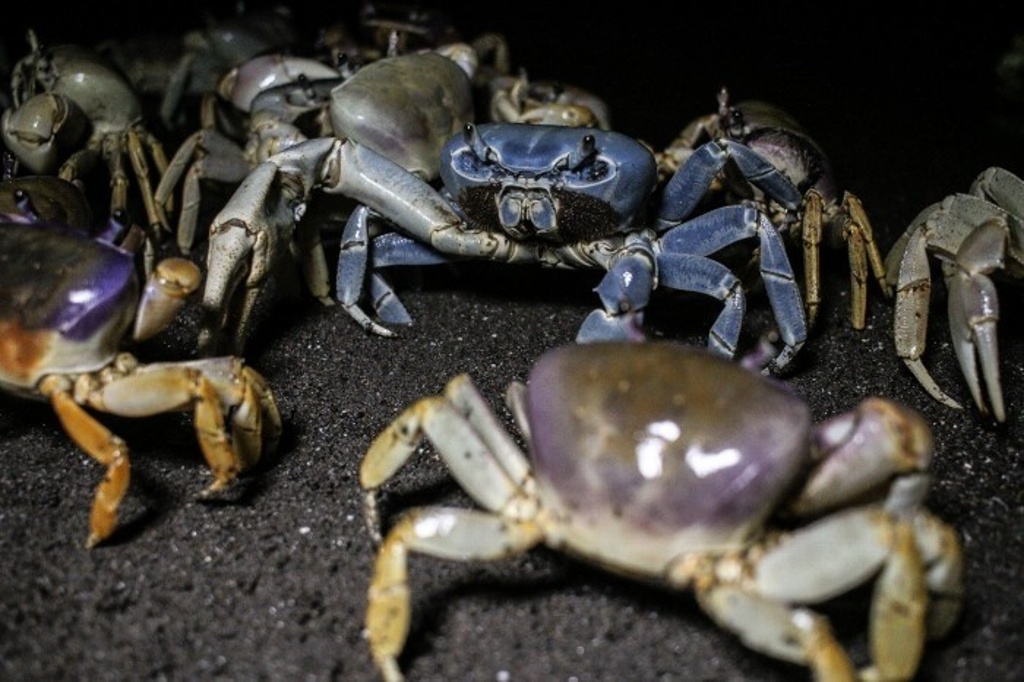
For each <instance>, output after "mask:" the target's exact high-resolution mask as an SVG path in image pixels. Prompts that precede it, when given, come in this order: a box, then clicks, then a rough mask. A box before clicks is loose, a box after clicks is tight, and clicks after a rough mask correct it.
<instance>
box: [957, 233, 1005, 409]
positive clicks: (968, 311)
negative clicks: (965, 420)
mask: <svg viewBox="0 0 1024 682" xmlns="http://www.w3.org/2000/svg"><path fill="white" fill-rule="evenodd" d="M1008 229H1009V228H1008V227H1007V225H1006V221H1005V219H1004V218H1002V217H994V218H990V219H989V220H986V221H985V222H984V223H982V224H981V225H979V226H978V227H977V228H975V229H974V230H973V231H972V232H971V234H970V235H968V236H967V238H966V239H964V241H963V243H962V244H961V246H960V249H959V250H958V251H957V255H956V266H957V269H956V271H955V272H953V274H952V275H950V276H949V277H948V279H947V286H948V287H949V328H950V333H951V335H952V339H953V347H954V349H955V351H956V356H957V360H959V361H960V370H961V372H963V375H964V378H965V379H966V380H967V385H968V387H969V388H970V391H971V396H972V397H973V398H974V402H975V404H976V405H977V406H978V409H979V410H981V411H982V412H983V413H988V412H989V408H991V412H992V415H993V417H995V419H996V421H999V422H1002V421H1005V420H1006V411H1005V408H1004V405H1003V391H1002V385H1001V383H1000V379H999V349H998V343H997V340H996V325H997V323H998V321H999V298H998V294H997V292H996V288H995V284H994V283H993V282H992V280H991V279H990V278H989V277H988V275H989V274H991V273H992V272H995V271H997V270H1001V269H1002V268H1003V259H1004V255H1005V251H1006V235H1007V232H1008ZM979 367H980V369H981V377H983V378H984V382H985V386H986V388H987V398H988V405H986V400H985V397H986V396H983V395H982V388H981V378H980V377H979V375H978V369H979Z"/></svg>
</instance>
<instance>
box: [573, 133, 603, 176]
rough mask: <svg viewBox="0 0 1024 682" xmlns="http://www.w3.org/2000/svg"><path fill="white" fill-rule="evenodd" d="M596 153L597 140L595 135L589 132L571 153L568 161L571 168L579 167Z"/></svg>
mask: <svg viewBox="0 0 1024 682" xmlns="http://www.w3.org/2000/svg"><path fill="white" fill-rule="evenodd" d="M596 153H597V140H596V139H595V138H594V136H593V135H590V134H587V135H584V136H583V137H582V138H581V139H580V145H579V146H578V147H577V148H576V149H574V150H573V151H572V152H571V153H570V154H569V158H568V159H566V162H567V163H568V164H569V168H579V167H580V166H582V165H583V164H584V163H586V162H587V161H589V160H590V159H591V158H592V157H593V156H594V154H596Z"/></svg>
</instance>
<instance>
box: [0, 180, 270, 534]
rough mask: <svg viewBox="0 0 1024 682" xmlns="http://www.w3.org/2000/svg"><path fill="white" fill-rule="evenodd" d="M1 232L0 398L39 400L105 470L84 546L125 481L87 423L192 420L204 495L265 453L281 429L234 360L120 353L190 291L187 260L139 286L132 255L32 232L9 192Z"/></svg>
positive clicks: (32, 220) (113, 438) (109, 441)
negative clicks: (186, 413)
mask: <svg viewBox="0 0 1024 682" xmlns="http://www.w3.org/2000/svg"><path fill="white" fill-rule="evenodd" d="M15 196H16V197H17V204H18V209H19V210H18V211H16V212H15V213H13V214H11V215H4V216H2V222H0V390H3V391H4V392H6V393H10V394H13V395H16V396H20V397H24V398H29V399H37V400H45V401H47V402H49V403H50V405H51V406H52V407H53V410H54V411H55V412H56V414H57V417H58V419H59V420H60V423H61V425H62V426H63V428H64V430H65V431H66V432H67V434H68V435H69V436H70V437H71V439H72V440H73V441H74V442H75V443H76V444H77V445H78V446H79V447H80V448H81V449H82V450H84V451H85V452H86V453H87V454H88V455H89V456H90V457H92V458H93V459H94V460H96V461H97V462H99V463H100V464H101V465H103V466H104V467H105V468H106V473H105V475H104V477H103V480H102V482H100V484H99V486H98V487H97V488H96V492H95V496H94V499H93V503H92V512H91V516H90V521H89V535H88V539H87V542H86V544H87V546H88V547H93V546H95V545H96V544H97V543H99V542H102V541H103V540H105V539H107V538H108V537H109V536H110V535H111V534H112V533H113V532H114V531H115V529H116V525H117V510H118V506H119V504H120V502H121V499H122V498H123V497H124V495H125V493H126V492H127V489H128V485H129V479H130V458H129V451H128V447H127V445H126V444H125V442H124V441H123V440H121V438H119V437H118V436H117V435H116V434H114V433H112V432H110V431H109V430H108V429H107V428H106V427H105V426H104V425H103V424H102V423H101V422H100V421H98V420H97V419H96V418H95V417H94V416H93V415H91V414H90V410H96V411H99V412H106V413H110V414H115V415H119V416H124V417H144V416H148V415H154V414H159V413H163V412H171V411H183V410H192V411H193V412H194V415H195V429H196V436H197V438H198V440H199V444H200V446H201V448H202V451H203V454H204V456H205V458H206V461H207V463H208V465H209V467H210V469H211V470H212V472H213V477H214V480H213V482H212V483H211V484H210V485H209V486H208V487H207V488H206V490H205V491H204V494H205V495H210V494H213V493H215V492H217V491H219V490H221V489H223V488H225V487H226V486H228V485H229V484H230V483H231V482H232V481H233V480H234V479H235V478H236V477H237V476H238V474H239V473H240V472H241V471H243V470H245V469H246V468H248V467H250V466H251V465H253V464H254V463H256V462H257V461H258V460H259V459H260V457H261V455H263V454H265V453H267V452H270V451H271V450H272V449H273V448H274V447H275V446H276V442H277V440H278V436H279V433H280V430H281V418H280V415H279V413H278V409H277V406H276V404H275V401H274V398H273V394H272V393H271V391H270V388H269V387H268V385H267V383H266V381H265V380H264V379H263V377H262V376H261V375H260V374H259V373H257V372H256V371H255V370H254V369H252V368H251V367H249V366H247V365H246V364H245V363H244V362H243V361H242V360H241V359H240V358H236V357H229V356H225V357H219V358H208V359H203V360H195V361H184V362H154V363H150V364H144V363H140V362H139V361H138V359H137V358H136V357H135V356H134V355H132V354H131V353H128V352H122V351H121V348H122V345H123V344H125V343H126V342H130V341H141V340H144V339H147V338H150V337H152V336H153V335H155V334H157V333H158V332H159V331H161V330H162V329H164V328H165V327H166V326H167V325H168V324H169V323H170V322H171V321H172V320H173V319H174V316H175V314H176V313H177V311H178V310H179V309H180V308H181V306H182V305H183V304H184V302H185V300H186V299H187V297H188V296H189V295H190V294H191V293H192V292H193V291H195V290H196V289H197V288H198V286H199V282H200V273H199V270H198V268H197V267H196V266H195V265H194V264H193V263H191V262H190V261H188V260H185V259H182V258H170V259H166V260H163V261H160V262H159V263H157V265H156V267H155V268H154V270H153V272H152V273H151V275H150V276H149V277H148V279H147V281H146V283H145V284H144V285H140V282H139V276H138V274H137V265H136V258H135V255H134V253H133V252H132V251H129V250H127V249H126V248H122V247H121V246H118V245H115V244H113V243H111V242H108V241H104V240H101V239H94V238H92V237H90V236H89V235H87V234H86V233H85V232H83V231H82V230H80V229H77V228H74V227H71V226H68V225H64V224H61V223H55V222H50V221H46V220H43V219H41V218H40V217H39V214H38V212H37V210H36V209H34V208H33V207H32V205H31V200H30V199H29V198H27V195H26V194H25V193H23V192H21V191H20V190H18V189H16V190H15Z"/></svg>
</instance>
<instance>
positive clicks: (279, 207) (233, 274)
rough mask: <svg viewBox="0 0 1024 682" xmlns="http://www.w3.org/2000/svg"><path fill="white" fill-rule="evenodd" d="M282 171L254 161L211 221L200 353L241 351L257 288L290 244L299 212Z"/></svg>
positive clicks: (270, 164) (271, 165) (258, 289)
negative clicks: (286, 189) (287, 195)
mask: <svg viewBox="0 0 1024 682" xmlns="http://www.w3.org/2000/svg"><path fill="white" fill-rule="evenodd" d="M280 173H281V169H280V167H279V166H278V165H277V164H275V163H272V162H269V161H267V162H264V163H261V164H260V165H258V166H257V167H256V168H255V169H254V170H253V171H252V173H250V174H249V175H248V176H247V177H246V179H245V181H243V182H242V184H241V185H240V186H239V188H238V190H236V192H235V194H234V195H233V196H232V197H231V200H230V201H229V202H228V204H227V205H226V206H225V207H224V208H223V209H222V210H221V212H220V213H218V214H217V216H216V217H215V218H214V220H213V223H212V224H211V225H210V238H209V248H208V252H207V253H208V255H207V259H206V286H205V288H204V290H203V302H202V307H203V319H202V322H201V325H202V326H201V330H200V335H199V353H200V355H202V356H207V357H208V356H210V355H224V354H237V355H241V354H242V351H243V346H244V345H245V339H246V338H247V336H248V331H249V322H250V318H251V315H252V312H253V309H254V308H255V306H256V301H257V298H258V297H259V294H260V289H261V287H262V286H263V283H264V282H265V281H266V279H267V277H268V275H269V273H270V271H271V270H272V269H273V267H274V266H275V265H276V264H277V263H278V260H279V259H280V257H281V256H282V255H283V254H284V252H285V250H286V249H287V248H288V245H289V244H291V241H292V235H293V233H294V231H295V222H296V220H297V217H296V213H295V210H294V209H293V206H292V202H291V201H289V200H287V199H286V198H285V193H284V191H283V189H282V182H281V179H280ZM300 204H301V202H300ZM243 287H244V290H242V291H240V290H239V289H240V288H243Z"/></svg>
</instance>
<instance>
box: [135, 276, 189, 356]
mask: <svg viewBox="0 0 1024 682" xmlns="http://www.w3.org/2000/svg"><path fill="white" fill-rule="evenodd" d="M201 280H202V274H201V273H200V272H199V267H198V266H197V265H196V264H195V263H193V262H192V261H190V260H186V259H185V258H168V259H166V260H163V261H161V262H159V263H157V265H156V268H154V270H153V272H152V273H151V274H150V276H149V279H148V280H147V282H146V286H145V288H144V289H143V291H142V297H141V299H140V301H139V311H138V314H137V315H136V317H135V331H134V334H133V335H134V337H135V340H136V341H144V340H146V339H148V338H151V337H153V336H154V335H155V334H157V333H158V332H160V331H162V330H163V329H165V328H166V327H167V325H169V324H170V323H171V322H172V321H173V320H174V318H175V316H176V315H177V314H178V311H180V310H181V308H182V306H183V305H185V301H186V300H187V299H188V297H189V296H191V295H192V292H194V291H195V290H196V289H198V288H199V282H200V281H201Z"/></svg>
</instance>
